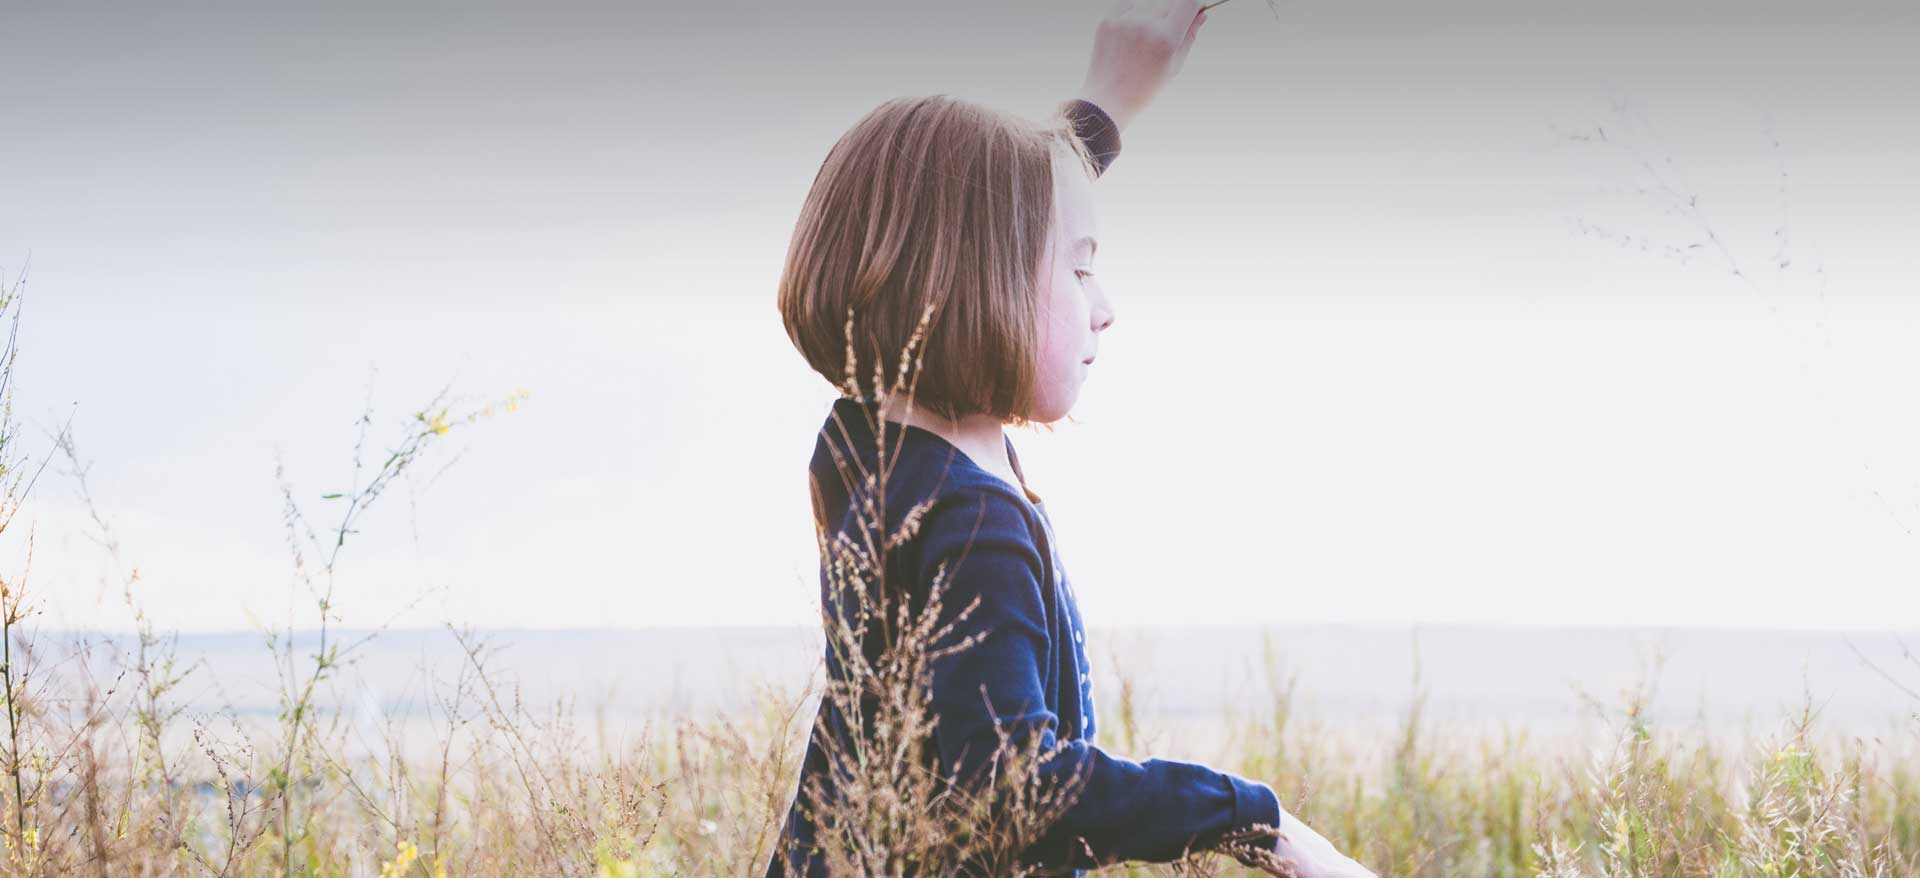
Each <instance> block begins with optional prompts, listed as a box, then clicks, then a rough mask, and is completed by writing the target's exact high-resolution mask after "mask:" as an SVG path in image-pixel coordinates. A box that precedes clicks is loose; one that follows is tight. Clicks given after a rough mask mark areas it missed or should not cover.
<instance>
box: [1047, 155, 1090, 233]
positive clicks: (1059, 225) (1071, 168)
mask: <svg viewBox="0 0 1920 878" xmlns="http://www.w3.org/2000/svg"><path fill="white" fill-rule="evenodd" d="M1053 213H1054V216H1055V217H1056V224H1055V231H1056V232H1057V233H1059V235H1060V237H1061V238H1062V239H1063V240H1068V241H1071V240H1077V239H1079V238H1080V237H1081V236H1083V235H1097V234H1099V225H1098V223H1097V222H1096V221H1095V218H1094V205H1093V181H1092V180H1091V179H1089V178H1088V177H1087V172H1086V171H1085V170H1083V169H1082V168H1081V166H1080V161H1079V159H1077V158H1075V157H1074V155H1073V153H1072V152H1071V151H1070V150H1069V149H1068V148H1067V147H1064V146H1062V147H1060V148H1058V149H1055V150H1054V153H1053Z"/></svg>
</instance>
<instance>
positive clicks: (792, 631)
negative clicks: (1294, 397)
mask: <svg viewBox="0 0 1920 878" xmlns="http://www.w3.org/2000/svg"><path fill="white" fill-rule="evenodd" d="M362 633H364V632H351V631H350V632H344V633H341V634H337V635H336V636H338V637H340V638H341V642H352V641H353V640H356V639H358V637H359V636H360V635H361V634H362ZM74 636H75V635H72V634H60V635H54V636H52V637H51V639H52V640H53V641H56V642H57V641H59V640H62V639H71V638H72V637H74ZM481 636H482V637H483V638H484V639H485V640H486V641H487V642H488V643H490V644H492V645H494V646H497V647H499V648H500V649H499V652H497V653H496V654H495V655H494V656H493V657H492V658H491V659H490V660H489V663H490V667H491V668H492V672H493V673H494V674H495V675H496V677H495V679H496V682H498V683H501V684H503V685H510V686H517V687H518V688H519V693H520V697H521V698H522V699H523V701H525V702H526V703H528V704H529V705H531V706H534V707H535V708H539V707H541V706H544V705H548V704H551V703H552V702H553V701H554V700H555V699H560V698H567V699H571V700H572V701H573V703H574V705H575V706H576V708H577V712H578V713H579V714H580V715H582V716H583V717H584V716H589V715H591V714H592V713H594V712H596V711H598V712H600V713H602V715H603V716H604V717H606V718H609V719H610V720H611V721H614V722H616V723H624V722H629V721H634V720H638V719H640V718H643V717H647V716H656V717H657V716H660V715H663V714H665V715H698V714H701V713H702V712H709V711H714V710H732V709H741V708H744V707H746V706H747V705H748V704H749V702H750V699H751V698H752V697H753V694H754V693H755V692H756V691H767V692H772V693H774V694H776V695H779V696H781V697H787V698H789V699H790V700H798V699H799V698H800V696H801V695H802V694H803V693H804V692H805V689H806V687H807V686H808V685H809V682H810V681H811V680H814V679H815V678H816V675H817V674H818V673H819V671H820V663H819V658H820V654H821V650H822V642H821V638H820V633H819V631H818V630H817V629H809V628H799V627H794V628H744V627H740V628H642V629H633V630H613V629H594V630H568V631H532V630H499V631H489V632H482V634H481ZM95 637H96V639H97V638H98V635H96V636H95ZM1904 640H1905V643H1906V644H1908V645H1909V646H1912V647H1915V648H1920V636H1916V635H1914V634H1912V633H1908V634H1906V635H1904ZM42 642H43V643H46V642H47V640H45V639H43V641H42ZM122 642H124V641H122ZM1849 642H1851V645H1849ZM299 645H300V646H301V647H302V648H304V649H310V648H311V647H312V639H311V636H310V635H308V636H305V637H303V638H302V639H301V640H300V641H299ZM1088 645H1089V646H1090V647H1091V654H1092V660H1093V662H1094V666H1095V670H1094V672H1093V677H1094V684H1095V686H1096V696H1097V697H1096V699H1095V700H1096V702H1097V703H1098V704H1099V705H1100V706H1101V708H1102V710H1103V711H1105V710H1112V709H1115V708H1116V707H1117V706H1118V705H1119V704H1120V703H1121V701H1120V693H1119V691H1118V686H1119V681H1120V676H1121V674H1122V673H1124V674H1125V675H1126V676H1127V677H1129V678H1130V679H1131V680H1132V681H1133V684H1134V696H1135V702H1136V703H1137V704H1139V705H1140V709H1141V711H1142V712H1143V714H1145V715H1147V716H1150V717H1152V718H1153V719H1154V720H1155V721H1156V722H1159V723H1162V724H1163V725H1171V726H1179V725H1197V724H1204V723H1205V722H1206V721H1209V720H1216V719H1218V718H1220V717H1222V716H1224V715H1225V711H1226V710H1227V709H1228V708H1229V707H1230V706H1236V705H1237V706H1238V707H1239V709H1241V710H1242V711H1245V710H1248V709H1251V708H1257V707H1258V706H1259V705H1260V704H1261V702H1260V700H1259V699H1262V698H1266V697H1267V693H1268V692H1269V687H1270V685H1273V684H1274V681H1273V679H1272V678H1271V677H1270V675H1269V673H1268V670H1267V668H1268V665H1267V663H1266V661H1265V660H1264V659H1263V656H1264V655H1266V654H1267V652H1266V649H1267V648H1268V646H1269V645H1270V647H1271V655H1272V656H1273V667H1274V668H1275V669H1277V671H1278V673H1279V676H1280V677H1282V678H1286V677H1289V676H1291V677H1292V679H1293V680H1294V681H1295V683H1296V686H1297V688H1296V689H1295V698H1294V705H1295V714H1296V715H1297V716H1301V717H1305V718H1310V719H1316V720H1324V721H1325V722H1327V723H1328V724H1329V725H1330V726H1333V727H1348V726H1351V727H1371V726H1381V727H1388V726H1391V725H1392V724H1393V723H1397V722H1399V721H1400V720H1401V718H1402V717H1403V716H1405V714H1406V712H1407V710H1408V708H1409V706H1410V705H1411V704H1412V703H1413V696H1414V693H1415V691H1416V667H1417V672H1418V684H1419V687H1420V690H1422V691H1424V692H1425V695H1426V698H1425V709H1424V712H1423V716H1424V717H1425V718H1427V719H1429V720H1431V721H1432V722H1434V723H1439V724H1445V725H1451V726H1458V727H1468V728H1485V729H1501V728H1525V729H1528V730H1529V731H1530V732H1532V733H1534V734H1542V733H1547V734H1550V733H1553V732H1555V731H1559V730H1564V729H1567V728H1571V727H1575V726H1578V725H1580V724H1581V723H1583V722H1587V723H1589V724H1590V720H1591V718H1592V717H1594V716H1596V714H1594V713H1593V711H1592V710H1591V709H1590V708H1588V707H1587V706H1586V705H1587V701H1586V700H1585V699H1583V697H1582V695H1581V693H1582V692H1584V693H1586V694H1587V695H1590V696H1592V697H1593V698H1594V699H1597V700H1598V702H1599V703H1601V704H1603V705H1608V706H1616V707H1617V706H1618V705H1619V704H1620V703H1621V698H1620V693H1621V692H1623V691H1624V690H1627V689H1629V688H1632V687H1633V686H1634V685H1635V683H1636V681H1638V680H1642V679H1646V678H1647V675H1646V673H1645V672H1646V671H1648V670H1650V669H1651V668H1652V667H1653V665H1652V664H1651V662H1652V660H1653V659H1654V658H1655V657H1656V656H1663V657H1664V662H1663V663H1662V664H1661V665H1660V667H1659V672H1658V674H1657V675H1654V676H1652V678H1651V679H1652V680H1653V681H1654V684H1655V685H1654V687H1653V698H1652V700H1651V702H1650V706H1651V711H1650V714H1651V716H1652V717H1653V718H1654V719H1655V720H1656V721H1660V722H1666V723H1670V724H1698V725H1702V726H1704V727H1706V728H1709V729H1712V730H1714V731H1716V732H1722V733H1727V734H1746V733H1750V732H1766V731H1770V730H1771V729H1772V727H1773V726H1774V725H1776V724H1777V723H1778V722H1779V721H1780V720H1781V719H1782V718H1784V717H1785V716H1787V715H1788V714H1789V713H1791V712H1793V711H1795V710H1797V709H1798V708H1799V706H1800V705H1802V704H1803V703H1806V702H1807V701H1808V700H1809V699H1810V700H1811V703H1812V704H1813V705H1814V706H1815V707H1816V708H1817V709H1818V710H1819V711H1820V715H1819V718H1820V724H1821V726H1822V727H1824V728H1825V729H1827V730H1829V731H1832V732H1836V733H1841V734H1848V735H1861V736H1876V735H1885V734H1903V735H1907V736H1909V737H1910V736H1911V735H1912V734H1913V731H1912V730H1913V729H1915V728H1920V720H1916V719H1915V717H1914V714H1915V712H1916V710H1920V703H1915V702H1914V701H1913V700H1912V699H1911V698H1909V697H1908V696H1906V695H1904V694H1903V693H1902V692H1901V691H1900V689H1899V688H1898V687H1896V686H1895V685H1894V684H1893V683H1891V682H1889V681H1888V680H1887V679H1886V678H1885V677H1884V676H1882V675H1881V674H1880V673H1879V672H1877V671H1875V670H1874V669H1873V668H1872V667H1870V666H1869V664H1868V662H1869V661H1871V662H1872V663H1873V664H1875V665H1878V666H1879V667H1880V668H1881V669H1883V670H1885V671H1888V672H1890V673H1892V674H1893V675H1894V676H1895V678H1896V679H1897V680H1900V681H1901V682H1903V683H1904V684H1905V685H1906V686H1907V687H1908V688H1910V689H1915V690H1920V664H1917V663H1915V661H1914V660H1912V659H1908V658H1905V657H1903V655H1902V649H1901V642H1900V640H1899V639H1898V638H1897V637H1896V635H1895V634H1893V633H1848V634H1839V633H1827V632H1804V631H1753V630H1720V629H1685V628H1664V629H1605V628H1522V627H1512V628H1505V627H1420V628H1417V629H1415V628H1392V627H1348V626H1313V627H1284V626H1283V627H1266V628H1257V627H1192V628H1131V629H1128V628H1120V629H1113V628H1108V629H1101V628H1094V629H1092V630H1091V631H1090V632H1089V634H1088ZM177 649H178V654H179V656H180V658H181V659H182V660H183V661H188V662H197V663H199V666H198V667H197V669H196V670H195V671H194V673H193V675H192V676H190V677H189V682H188V685H187V686H185V687H184V689H183V690H182V693H183V694H182V697H183V698H184V699H185V700H186V701H188V702H189V706H190V708H191V709H192V710H194V711H198V712H203V713H213V712H216V711H231V712H233V713H236V714H238V715H241V716H243V717H248V716H251V717H259V718H263V719H270V718H271V717H272V716H273V715H274V714H275V713H276V712H277V711H278V709H279V702H278V696H277V691H276V689H275V688H274V669H273V665H272V663H271V661H270V660H269V656H268V652H267V650H266V648H265V646H264V644H263V641H262V639H261V637H260V635H258V634H253V633H246V634H193V635H183V636H181V637H180V638H179V640H178V647H177ZM1856 650H1858V652H1857V653H1856ZM1862 654H1864V656H1865V659H1864V660H1863V658H1862ZM355 658H356V661H355V663H354V664H353V666H352V667H350V668H348V669H346V670H345V671H344V672H343V674H342V675H341V684H342V685H340V686H338V687H336V688H335V689H333V690H331V691H330V692H329V693H328V694H327V696H326V698H327V700H328V701H329V702H331V703H332V704H334V705H335V706H338V707H341V708H344V709H348V710H353V711H359V712H362V713H375V712H377V713H378V714H382V715H386V716H389V717H399V718H402V719H404V718H406V717H409V716H416V715H420V714H422V713H423V711H424V710H425V705H426V704H427V701H426V698H425V693H426V692H427V691H428V688H427V683H428V681H429V679H435V680H438V681H440V685H442V686H444V685H445V684H446V683H447V682H448V681H451V680H452V679H453V678H454V676H455V675H456V674H457V673H458V672H459V670H460V668H461V666H462V664H463V654H462V652H461V650H460V647H459V646H458V644H457V643H456V642H455V640H454V638H453V636H452V635H451V634H450V633H448V632H447V631H445V630H431V629H427V630H403V631H388V632H384V633H382V634H380V635H379V636H378V637H377V638H375V639H374V640H372V641H371V642H370V643H368V644H367V645H366V646H364V647H362V648H361V649H360V650H359V651H358V652H357V653H355ZM1416 658H1417V662H1416ZM1101 726H1102V728H1103V730H1106V731H1108V732H1109V733H1112V732H1113V730H1115V729H1117V728H1118V726H1117V723H1115V722H1114V721H1113V720H1112V719H1111V718H1108V719H1107V720H1106V721H1104V722H1102V723H1101Z"/></svg>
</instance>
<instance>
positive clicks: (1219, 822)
mask: <svg viewBox="0 0 1920 878" xmlns="http://www.w3.org/2000/svg"><path fill="white" fill-rule="evenodd" d="M920 538H921V539H922V540H924V542H923V543H922V549H921V553H922V555H921V557H922V559H923V560H922V568H923V569H922V575H923V576H924V577H926V578H925V579H923V580H922V582H923V583H924V582H928V581H930V580H931V578H932V576H933V571H934V570H935V569H937V568H938V566H939V565H941V564H943V563H944V564H945V567H946V571H947V573H946V578H945V580H944V581H945V583H946V586H945V588H944V590H943V592H942V595H941V604H942V606H941V613H940V617H939V624H941V625H943V626H944V625H947V624H952V625H953V626H954V630H953V633H952V638H953V641H952V642H958V641H959V640H960V639H961V638H967V637H972V638H976V639H977V641H978V642H976V643H974V644H973V645H971V646H969V647H967V648H966V649H963V650H961V651H959V652H957V653H954V654H951V655H947V656H945V657H943V658H941V659H939V660H937V661H936V662H935V663H934V665H933V680H932V705H931V707H932V710H933V711H934V713H935V714H936V715H937V720H936V723H935V731H934V741H935V745H936V749H937V750H938V751H939V754H940V759H941V766H942V768H943V769H944V770H947V771H955V772H957V773H958V775H959V777H961V778H962V779H969V778H980V777H984V776H985V774H984V771H985V770H986V768H987V767H988V766H989V764H990V763H991V762H992V761H993V759H994V756H995V751H996V749H997V748H998V747H999V744H1000V740H999V736H998V735H997V733H996V732H995V728H994V724H995V720H998V721H999V723H1000V724H1001V726H1002V727H1003V728H1004V729H1005V730H1006V731H1007V733H1008V734H1009V736H1010V737H1011V738H1012V740H1013V741H1014V742H1015V743H1030V742H1031V740H1032V736H1034V735H1038V736H1039V739H1040V740H1039V748H1040V752H1043V753H1044V752H1051V751H1052V750H1053V749H1054V748H1055V747H1056V746H1060V745H1061V742H1059V741H1058V740H1057V739H1056V737H1055V735H1056V731H1055V730H1056V727H1057V726H1058V723H1059V718H1058V716H1057V715H1056V714H1055V713H1054V712H1053V711H1051V710H1049V709H1048V708H1047V699H1046V694H1045V691H1044V689H1043V687H1044V682H1043V679H1044V678H1043V673H1044V671H1045V668H1046V666H1047V663H1048V662H1049V661H1050V653H1052V652H1053V650H1054V649H1064V648H1065V645H1063V644H1050V643H1049V641H1050V638H1049V636H1048V624H1047V619H1048V609H1047V608H1048V606H1049V601H1047V599H1046V596H1045V595H1044V594H1043V592H1042V588H1043V578H1042V575H1043V573H1044V571H1045V570H1046V563H1047V562H1046V561H1044V560H1043V559H1042V558H1041V556H1040V552H1039V549H1038V548H1037V547H1036V542H1035V538H1034V534H1033V533H1032V531H1031V530H1030V523H1029V519H1028V516H1027V513H1026V512H1025V510H1024V509H1023V507H1022V506H1021V505H1020V504H1019V503H1018V502H1017V501H1016V500H1014V499H1013V498H1011V497H1007V496H1004V495H1001V494H998V493H994V492H991V491H987V490H969V491H964V492H957V493H955V494H952V495H949V496H947V497H943V498H941V500H940V501H939V502H937V503H936V504H935V505H934V507H933V508H932V509H930V510H929V512H928V515H927V518H926V519H925V521H924V522H923V523H922V530H921V532H920ZM976 599H977V600H978V603H977V605H975V606H974V607H973V609H972V611H971V612H970V613H967V614H966V617H965V618H964V619H962V618H959V617H960V616H961V614H962V611H963V610H966V608H967V606H968V605H969V604H970V603H972V602H974V601H975V600H976ZM1056 611H1057V607H1056ZM1039 771H1040V774H1041V775H1042V778H1041V779H1042V781H1043V782H1044V783H1045V784H1047V785H1048V786H1049V788H1053V789H1060V788H1062V786H1061V785H1067V784H1070V783H1072V784H1077V786H1075V787H1072V788H1075V789H1077V790H1078V795H1077V797H1075V798H1074V800H1073V803H1072V804H1071V806H1069V807H1068V808H1067V809H1066V810H1065V812H1064V813H1063V814H1062V815H1061V816H1060V818H1059V819H1058V820H1057V821H1056V822H1055V823H1054V824H1053V825H1052V826H1051V828H1049V830H1048V831H1047V832H1046V833H1045V834H1044V835H1043V836H1042V837H1041V839H1040V840H1039V841H1038V842H1036V843H1035V844H1033V845H1032V846H1031V847H1030V848H1029V849H1028V860H1029V862H1032V863H1036V864H1044V865H1069V866H1073V867H1075V868H1093V867H1096V866H1099V865H1103V864H1106V863H1110V862H1115V861H1120V860H1140V861H1148V862H1170V861H1173V860H1177V859H1179V858H1180V857H1182V856H1183V855H1185V854H1186V853H1187V852H1189V851H1194V850H1201V849H1210V848H1212V847H1214V846H1215V845H1216V844H1217V843H1218V842H1219V841H1220V840H1221V839H1222V837H1223V836H1226V835H1227V834H1228V833H1230V832H1233V831H1235V830H1245V829H1248V828H1250V827H1252V826H1254V825H1256V824H1264V825H1267V826H1274V825H1277V824H1278V823H1279V821H1280V814H1281V811H1280V804H1279V800H1278V799H1277V798H1276V797H1275V795H1274V792H1273V790H1272V789H1270V788H1268V787H1267V786H1266V785H1265V784H1262V783H1258V782H1256V781H1251V780H1246V779H1244V778H1240V777H1235V776H1233V775H1230V774H1226V773H1223V772H1219V771H1215V770H1213V769H1210V768H1208V767H1206V766H1204V765H1197V764H1194V763H1190V762H1176V761H1171V760H1165V759H1148V760H1145V761H1143V762H1134V761H1130V760H1127V759H1121V758H1117V757H1115V756H1112V755H1110V754H1108V753H1106V752H1105V751H1103V750H1101V749H1100V748H1098V747H1095V746H1093V745H1091V744H1088V743H1086V742H1085V741H1072V742H1067V743H1065V745H1064V747H1063V749H1062V752H1060V753H1058V754H1056V755H1054V756H1053V757H1052V758H1050V759H1048V760H1046V761H1044V762H1043V763H1041V765H1040V769H1039ZM1076 777H1077V778H1078V780H1077V781H1075V780H1073V779H1074V778H1076ZM1268 843H1269V844H1271V842H1270V841H1269V842H1268Z"/></svg>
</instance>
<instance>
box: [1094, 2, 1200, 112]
mask: <svg viewBox="0 0 1920 878" xmlns="http://www.w3.org/2000/svg"><path fill="white" fill-rule="evenodd" d="M1206 21H1207V14H1206V13H1205V12H1203V11H1201V9H1200V0H1119V2H1118V3H1116V4H1115V5H1114V7H1113V10H1112V11H1110V12H1108V13H1107V17H1106V18H1103V19H1101V20H1100V24H1099V26H1098V27H1097V28H1096V29H1095V30H1094V35H1093V60H1092V61H1090V62H1089V63H1088V65H1087V79H1086V82H1085V83H1083V84H1082V85H1081V87H1080V95H1079V97H1081V98H1083V99H1085V100H1088V101H1091V102H1093V103H1094V104H1096V105H1098V106H1099V107H1100V109H1102V110H1105V111H1106V112H1107V115H1109V116H1112V117H1113V122H1114V124H1115V125H1117V126H1119V127H1120V128H1122V129H1124V128H1126V127H1127V125H1128V124H1130V123H1132V121H1133V119H1134V117H1136V116H1138V115H1140V111H1142V110H1144V109H1146V108H1147V105H1148V104H1149V103H1152V102H1153V99H1154V96H1155V95H1158V94H1159V93H1160V89H1161V87H1162V86H1165V85H1166V84H1167V82H1168V81H1169V80H1172V79H1173V77H1174V75H1175V74H1178V73H1179V72H1180V68H1181V66H1182V65H1184V64H1185V63H1186V61H1187V52H1188V51H1189V50H1191V49H1192V48H1193V40H1194V37H1195V36H1196V35H1197V34H1199V33H1200V26H1201V25H1203V24H1205V23H1206Z"/></svg>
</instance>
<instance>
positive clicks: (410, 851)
mask: <svg viewBox="0 0 1920 878" xmlns="http://www.w3.org/2000/svg"><path fill="white" fill-rule="evenodd" d="M396 847H397V853H395V855H394V857H393V859H392V860H390V861H388V862H386V863H382V864H381V865H380V878H400V876H402V875H405V874H407V867H408V866H411V865H413V861H414V860H417V859H419V858H420V849H419V848H418V847H415V846H414V844H413V842H410V841H403V842H400V844H399V845H397V846H396Z"/></svg>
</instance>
